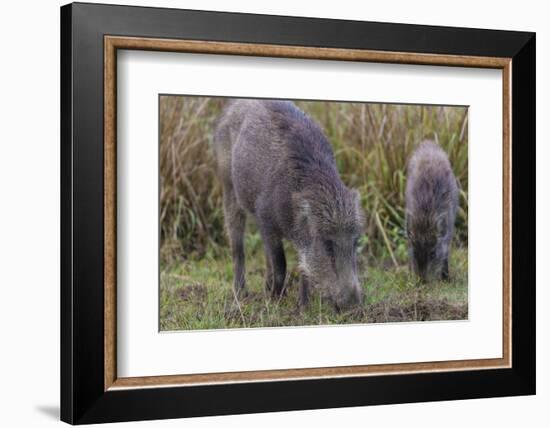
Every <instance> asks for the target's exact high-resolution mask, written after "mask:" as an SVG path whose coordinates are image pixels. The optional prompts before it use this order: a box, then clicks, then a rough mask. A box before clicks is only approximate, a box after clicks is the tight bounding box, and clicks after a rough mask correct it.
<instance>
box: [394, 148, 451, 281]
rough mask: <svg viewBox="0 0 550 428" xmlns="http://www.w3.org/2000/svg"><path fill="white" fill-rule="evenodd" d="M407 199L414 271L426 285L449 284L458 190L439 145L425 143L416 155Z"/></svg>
mask: <svg viewBox="0 0 550 428" xmlns="http://www.w3.org/2000/svg"><path fill="white" fill-rule="evenodd" d="M405 199H406V230H407V237H408V240H409V259H410V267H411V269H412V271H413V272H414V273H416V274H417V275H418V276H419V277H420V278H421V279H422V280H423V281H429V280H431V279H433V278H441V279H444V280H447V279H448V278H449V249H450V246H451V241H452V239H453V233H454V224H455V218H456V211H457V207H458V186H457V181H456V178H455V176H454V174H453V171H452V168H451V164H450V163H449V159H448V157H447V154H446V153H445V152H444V151H443V149H442V148H441V147H440V146H439V145H438V144H436V143H434V142H432V141H425V142H423V143H422V144H421V145H420V146H419V147H418V148H417V149H416V150H415V151H414V153H413V155H412V157H411V159H410V161H409V165H408V170H407V188H406V195H405Z"/></svg>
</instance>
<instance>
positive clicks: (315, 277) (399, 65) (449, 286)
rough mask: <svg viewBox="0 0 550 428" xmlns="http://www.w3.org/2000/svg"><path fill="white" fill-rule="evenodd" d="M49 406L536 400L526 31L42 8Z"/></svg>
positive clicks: (143, 413)
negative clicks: (54, 304) (50, 113)
mask: <svg viewBox="0 0 550 428" xmlns="http://www.w3.org/2000/svg"><path fill="white" fill-rule="evenodd" d="M61 105H62V111H61V130H62V135H61V168H62V170H61V194H62V206H61V213H62V219H61V222H62V228H61V229H62V234H61V244H62V245H61V247H62V257H61V259H62V263H61V273H62V281H61V418H62V420H64V421H66V422H69V423H72V424H84V423H97V422H115V421H129V420H144V419H161V418H177V417H189V416H201V415H222V414H231V413H250V412H269V411H281V410H298V409H314V408H326V407H343V406H362V405H372V404H388V403H405V402H417V401H434V400H451V399H465V398H478V397H496V396H510V395H526V394H534V393H535V258H534V254H535V221H534V220H535V209H534V208H535V196H534V192H535V181H534V180H535V35H534V34H533V33H525V32H509V31H495V30H480V29H465V28H446V27H432V26H430V27H428V26H417V25H406V24H390V23H372V22H355V21H338V20H327V19H312V18H293V17H282V16H266V15H248V14H232V13H218V12H204V11H190V10H175V9H157V8H141V7H127V6H107V5H92V4H78V3H76V4H70V5H67V6H63V7H62V8H61Z"/></svg>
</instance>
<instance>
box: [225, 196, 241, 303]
mask: <svg viewBox="0 0 550 428" xmlns="http://www.w3.org/2000/svg"><path fill="white" fill-rule="evenodd" d="M223 211H224V218H225V227H226V229H227V235H228V236H229V242H230V245H231V255H232V257H233V289H234V290H235V293H236V294H237V296H242V295H245V294H246V286H245V265H244V263H245V262H244V243H243V238H244V229H245V226H246V213H245V212H244V210H243V209H242V208H240V207H239V206H238V204H237V198H236V197H235V194H234V192H233V189H232V188H231V189H224V192H223Z"/></svg>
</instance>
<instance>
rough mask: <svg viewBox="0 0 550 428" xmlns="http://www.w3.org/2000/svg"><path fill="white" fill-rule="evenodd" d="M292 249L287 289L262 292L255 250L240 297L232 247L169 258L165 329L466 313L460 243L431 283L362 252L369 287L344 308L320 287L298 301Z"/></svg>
mask: <svg viewBox="0 0 550 428" xmlns="http://www.w3.org/2000/svg"><path fill="white" fill-rule="evenodd" d="M252 236H254V235H252ZM253 239H255V238H254V237H252V238H250V239H249V240H253ZM288 250H289V251H287V253H289V256H290V257H288V258H289V264H288V266H289V273H288V275H287V281H288V283H287V284H288V285H287V290H288V293H287V295H286V296H284V297H283V298H281V299H279V300H278V301H276V300H273V299H272V298H271V297H270V296H269V294H268V293H266V292H265V288H264V275H265V263H264V258H263V255H262V254H261V251H258V250H254V251H251V252H250V251H249V252H248V254H247V287H248V291H249V293H248V295H247V296H246V297H245V298H243V299H240V300H237V299H236V297H235V295H234V293H233V291H232V277H233V274H232V266H231V257H230V254H229V253H227V254H226V256H224V257H220V256H217V255H216V256H214V255H212V254H207V255H206V256H204V257H202V258H200V259H199V260H188V261H186V262H183V263H177V264H173V265H172V266H164V267H163V269H162V272H161V279H160V281H161V282H160V308H161V314H160V329H161V330H163V331H166V330H202V329H222V328H242V327H245V328H251V327H281V326H302V325H330V324H357V323H379V322H402V321H434V320H457V319H467V317H468V304H467V302H468V258H467V250H466V249H464V248H455V249H454V251H453V252H452V255H451V267H450V269H451V276H452V277H451V280H450V281H449V282H443V281H437V282H432V283H429V284H421V283H419V282H418V281H416V280H415V278H414V277H413V276H412V275H411V274H410V273H409V271H408V268H407V267H406V266H405V265H399V266H398V267H394V266H393V265H391V266H388V265H384V264H380V265H376V266H371V265H369V266H366V264H367V261H366V259H365V258H362V261H363V263H362V264H361V265H360V271H361V272H363V274H361V277H360V280H361V283H362V286H363V289H364V291H365V301H364V303H365V304H364V307H363V308H362V309H358V310H352V311H349V312H343V313H337V312H335V311H334V310H333V308H332V306H331V305H330V303H329V302H328V301H325V300H323V299H322V298H321V296H320V295H319V293H316V292H313V293H312V295H311V299H310V302H309V305H308V306H307V308H305V309H304V310H301V309H300V308H299V306H298V304H297V302H298V288H299V285H298V274H297V271H296V269H295V266H296V262H295V254H294V253H293V251H292V249H291V248H288ZM365 268H366V269H365Z"/></svg>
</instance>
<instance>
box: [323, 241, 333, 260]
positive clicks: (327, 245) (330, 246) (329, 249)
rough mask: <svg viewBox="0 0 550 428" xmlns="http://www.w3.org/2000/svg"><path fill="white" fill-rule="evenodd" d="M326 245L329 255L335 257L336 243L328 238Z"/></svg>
mask: <svg viewBox="0 0 550 428" xmlns="http://www.w3.org/2000/svg"><path fill="white" fill-rule="evenodd" d="M324 245H325V249H326V250H327V253H328V255H329V256H330V257H334V243H333V242H332V241H331V240H330V239H326V240H325V242H324Z"/></svg>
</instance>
